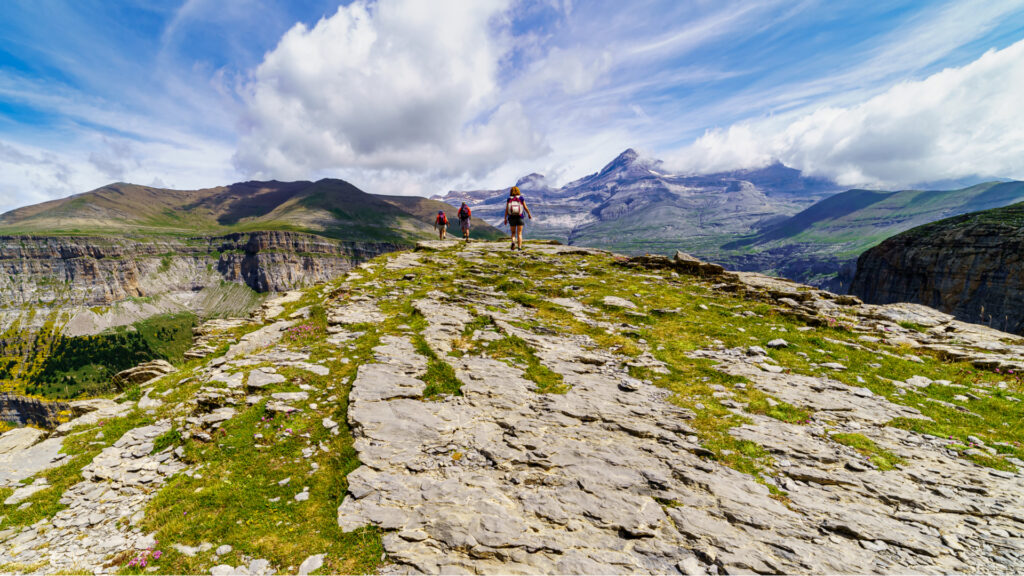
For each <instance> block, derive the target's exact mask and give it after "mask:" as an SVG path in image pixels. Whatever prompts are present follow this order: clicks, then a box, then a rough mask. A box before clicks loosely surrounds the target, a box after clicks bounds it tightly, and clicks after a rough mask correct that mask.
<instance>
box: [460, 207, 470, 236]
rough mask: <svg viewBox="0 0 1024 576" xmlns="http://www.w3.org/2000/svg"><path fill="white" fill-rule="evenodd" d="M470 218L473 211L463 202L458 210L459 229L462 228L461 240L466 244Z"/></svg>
mask: <svg viewBox="0 0 1024 576" xmlns="http://www.w3.org/2000/svg"><path fill="white" fill-rule="evenodd" d="M472 216H473V211H472V210H470V209H469V206H467V205H466V203H465V202H463V203H462V207H461V208H459V227H460V228H462V239H463V240H465V241H466V242H469V219H470V218H471V217H472Z"/></svg>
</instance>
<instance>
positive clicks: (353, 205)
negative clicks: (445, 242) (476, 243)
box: [0, 179, 500, 244]
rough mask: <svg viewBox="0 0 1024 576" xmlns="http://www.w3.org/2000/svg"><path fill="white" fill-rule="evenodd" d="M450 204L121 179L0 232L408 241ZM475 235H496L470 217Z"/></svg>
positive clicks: (24, 215)
mask: <svg viewBox="0 0 1024 576" xmlns="http://www.w3.org/2000/svg"><path fill="white" fill-rule="evenodd" d="M439 210H446V211H449V212H452V211H454V210H455V209H454V208H453V207H451V206H448V205H446V204H444V203H443V202H438V201H436V200H430V199H426V198H420V197H415V196H383V195H376V194H368V193H366V192H364V191H362V190H360V189H359V188H357V187H355V186H353V185H352V184H349V183H348V182H345V181H344V180H336V179H323V180H319V181H317V182H308V181H299V182H278V181H276V180H274V181H269V182H256V181H250V182H240V183H237V184H231V185H229V186H219V187H215V188H206V189H201V190H169V189H164V188H152V187H149V186H139V185H136V184H126V183H122V182H118V183H114V184H110V185H108V186H104V187H102V188H98V189H96V190H93V191H90V192H85V193H83V194H76V195H74V196H69V197H67V198H61V199H59V200H52V201H50V202H43V203H41V204H35V205H33V206H26V207H24V208H18V209H16V210H12V211H10V212H7V213H5V214H2V215H0V234H6V235H15V234H35V235H56V234H61V235H67V234H78V235H105V234H117V235H122V234H125V233H128V234H132V235H143V236H149V235H159V236H194V235H206V236H209V235H222V234H229V233H240V232H257V231H260V232H264V231H291V232H303V233H309V234H315V235H317V236H321V237H324V238H330V239H334V240H343V241H350V242H395V243H401V244H411V243H414V242H416V241H417V240H422V239H424V238H428V237H432V236H433V235H434V231H433V221H434V220H433V219H434V215H435V214H437V212H438V211H439ZM475 225H476V232H477V234H478V235H479V237H481V238H493V237H496V236H498V235H500V232H499V231H498V230H495V229H494V228H492V227H490V226H488V225H487V224H486V223H484V222H483V221H477V222H476V223H475Z"/></svg>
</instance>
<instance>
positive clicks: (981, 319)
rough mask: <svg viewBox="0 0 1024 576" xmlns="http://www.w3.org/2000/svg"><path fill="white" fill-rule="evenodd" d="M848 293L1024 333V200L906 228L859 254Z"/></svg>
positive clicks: (873, 301) (870, 299) (874, 300)
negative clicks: (927, 308)
mask: <svg viewBox="0 0 1024 576" xmlns="http://www.w3.org/2000/svg"><path fill="white" fill-rule="evenodd" d="M850 292H851V293H852V294H855V295H857V296H860V297H861V298H863V299H864V300H865V301H867V302H872V303H876V304H888V303H892V302H917V303H920V304H925V305H927V306H931V307H933V308H936V309H939V310H942V311H944V312H948V313H950V314H953V315H954V316H956V317H957V318H959V319H961V320H964V321H968V322H978V323H982V324H986V325H988V326H992V327H994V328H999V329H1000V330H1004V331H1007V332H1014V333H1017V334H1020V333H1022V332H1024V204H1014V205H1012V206H1008V207H1006V208H997V209H994V210H986V211H983V212H975V213H972V214H965V215H962V216H957V217H954V218H949V219H947V220H942V221H939V222H935V223H932V224H928V225H926V226H921V227H918V228H914V229H912V230H909V231H907V232H905V233H903V234H900V235H898V236H894V237H892V238H890V239H888V240H886V241H885V242H883V243H882V244H880V245H878V246H877V247H875V248H873V249H871V250H869V251H867V252H865V253H864V254H863V255H861V257H860V259H859V260H858V262H857V273H856V276H855V277H854V280H853V284H852V285H851V287H850Z"/></svg>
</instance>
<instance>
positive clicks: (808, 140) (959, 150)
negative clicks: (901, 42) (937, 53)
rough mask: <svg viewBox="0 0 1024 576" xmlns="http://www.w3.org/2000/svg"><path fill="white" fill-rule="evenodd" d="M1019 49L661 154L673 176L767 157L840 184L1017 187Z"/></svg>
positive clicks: (1022, 127) (1023, 138) (1022, 151)
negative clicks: (1005, 181)
mask: <svg viewBox="0 0 1024 576" xmlns="http://www.w3.org/2000/svg"><path fill="white" fill-rule="evenodd" d="M1022 94H1024V41H1020V42H1017V43H1016V44H1013V45H1011V46H1009V47H1007V48H1004V49H1003V50H998V51H997V50H991V51H989V52H987V53H985V54H984V55H982V56H981V57H980V58H978V59H977V60H975V61H974V62H971V63H969V64H967V65H965V66H963V67H960V68H947V69H945V70H943V71H941V72H938V73H935V74H933V75H932V76H929V77H927V78H925V79H923V80H919V81H908V82H902V83H900V84H897V85H895V86H892V87H890V88H889V89H888V90H886V91H885V92H883V93H881V94H879V95H877V96H875V97H873V98H871V99H869V100H867V101H865V102H863V103H861V104H858V105H854V106H849V107H832V106H825V107H819V108H817V109H815V110H813V111H808V110H807V109H805V110H803V111H801V112H797V113H795V114H787V115H786V116H785V117H781V118H780V117H776V118H766V119H759V120H752V121H746V122H742V123H739V124H735V125H733V126H730V127H729V128H728V129H724V130H723V129H717V130H712V131H708V132H706V133H705V134H704V136H702V137H700V138H698V139H697V140H696V141H695V142H694V143H693V144H691V145H689V146H687V147H685V148H683V149H682V150H679V151H677V152H676V153H674V154H673V155H671V156H670V161H669V163H670V165H674V167H676V168H679V169H681V170H688V171H689V170H700V171H708V170H724V169H731V168H739V167H753V166H760V165H765V164H767V163H769V162H770V161H772V160H774V159H778V160H780V161H782V162H783V163H784V164H787V165H789V166H792V167H794V168H799V169H802V170H804V171H805V172H809V173H811V174H816V175H824V176H829V177H832V178H835V179H836V180H837V181H838V182H839V183H840V184H844V185H874V186H880V187H897V186H909V185H912V184H915V183H921V182H927V181H937V180H944V179H957V178H964V177H970V176H1002V177H1009V178H1018V179H1024V162H1022V159H1024V105H1022V102H1024V96H1022Z"/></svg>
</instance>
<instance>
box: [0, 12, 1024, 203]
mask: <svg viewBox="0 0 1024 576" xmlns="http://www.w3.org/2000/svg"><path fill="white" fill-rule="evenodd" d="M1021 94H1024V0H1012V1H1011V0H1005V1H1004V0H985V1H978V2H969V1H962V2H941V1H926V2H922V1H893V2H881V1H880V2H853V1H850V2H843V1H831V0H819V1H814V0H786V1H773V0H743V1H736V2H732V1H729V0H714V1H712V0H692V1H682V0H650V1H644V0H636V1H633V0H631V1H630V2H622V1H620V0H615V1H608V2H604V1H599V0H598V1H592V2H583V1H579V0H576V1H571V0H551V1H543V0H473V1H472V2H469V1H455V0H431V1H430V2H426V1H423V0H377V1H372V2H371V1H363V0H357V1H354V2H342V3H339V2H338V1H337V0H334V1H327V0H305V1H300V0H186V1H184V2H182V1H177V2H174V1H168V0H133V1H129V0H5V1H4V2H0V210H8V209H12V208H15V207H18V206H23V205H28V204H34V203H37V202H42V201H46V200H50V199H54V198H60V197H63V196H67V195H69V194H74V193H80V192H84V191H88V190H91V189H95V188H97V187H100V186H103V185H104V184H108V183H110V182H115V181H125V182H133V183H136V184H143V185H150V186H156V187H167V188H180V189H192V188H202V187H211V186H218V185H224V184H228V183H232V182H237V181H243V180H251V179H279V180H299V179H304V180H316V179H319V178H324V177H338V178H344V179H346V180H349V181H350V182H352V183H353V184H355V185H357V186H359V187H360V188H362V189H363V190H366V191H368V192H373V193H383V194H418V195H427V196H429V195H433V194H439V193H440V194H443V193H444V192H446V191H448V190H452V189H458V190H465V189H481V188H502V187H506V186H509V185H510V184H511V183H514V182H515V181H516V180H517V179H518V178H519V177H521V176H523V175H526V174H529V173H531V172H539V173H542V174H544V175H546V176H547V177H548V178H549V179H550V180H551V181H552V182H554V183H556V184H560V183H565V182H568V181H570V180H573V179H575V178H578V177H580V176H583V175H585V174H588V173H591V172H594V171H596V170H598V169H600V168H601V166H603V165H604V164H606V163H607V162H609V161H610V160H611V159H613V158H614V157H615V156H616V155H617V154H619V153H620V152H622V151H623V150H624V149H626V148H629V147H632V148H635V149H637V150H639V151H640V152H641V154H642V155H644V156H647V157H650V158H659V159H662V160H663V161H664V166H665V169H666V170H669V171H673V172H678V173H701V172H712V171H720V170H728V169H734V168H748V167H757V166H763V165H766V164H769V163H771V162H776V161H780V162H783V163H784V164H786V165H789V166H792V167H794V168H798V169H801V170H803V171H805V172H806V173H808V174H813V175H816V176H825V177H829V178H833V179H835V180H836V181H838V182H839V183H841V184H843V185H849V186H867V187H875V188H904V187H910V186H914V185H920V184H921V183H932V182H940V181H954V180H964V179H968V180H969V179H977V178H990V177H1003V178H1018V179H1024V161H1022V160H1024V105H1022V104H1021V102H1022V101H1024V97H1022V96H1021Z"/></svg>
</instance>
